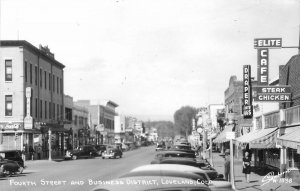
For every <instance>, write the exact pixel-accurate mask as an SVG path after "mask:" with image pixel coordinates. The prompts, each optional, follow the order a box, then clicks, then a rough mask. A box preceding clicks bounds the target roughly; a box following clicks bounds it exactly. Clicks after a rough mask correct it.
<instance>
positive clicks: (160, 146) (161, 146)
mask: <svg viewBox="0 0 300 191" xmlns="http://www.w3.org/2000/svg"><path fill="white" fill-rule="evenodd" d="M164 149H165V148H164V146H163V145H157V146H156V148H155V151H162V150H164Z"/></svg>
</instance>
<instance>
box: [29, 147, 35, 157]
mask: <svg viewBox="0 0 300 191" xmlns="http://www.w3.org/2000/svg"><path fill="white" fill-rule="evenodd" d="M33 154H34V149H33V147H32V145H30V146H29V157H30V159H31V160H33Z"/></svg>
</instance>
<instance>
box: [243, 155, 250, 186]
mask: <svg viewBox="0 0 300 191" xmlns="http://www.w3.org/2000/svg"><path fill="white" fill-rule="evenodd" d="M250 172H251V159H250V157H249V152H247V151H246V152H245V157H244V158H243V173H244V174H245V178H246V181H247V182H248V183H249V182H250V180H249V179H250Z"/></svg>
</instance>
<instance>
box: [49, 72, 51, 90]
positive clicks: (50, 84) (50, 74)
mask: <svg viewBox="0 0 300 191" xmlns="http://www.w3.org/2000/svg"><path fill="white" fill-rule="evenodd" d="M49 90H50V91H51V74H50V73H49Z"/></svg>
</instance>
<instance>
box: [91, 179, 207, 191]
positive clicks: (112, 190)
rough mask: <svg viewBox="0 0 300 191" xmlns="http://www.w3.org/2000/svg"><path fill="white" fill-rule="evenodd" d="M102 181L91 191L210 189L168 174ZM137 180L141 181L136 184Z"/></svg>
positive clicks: (189, 190) (200, 190)
mask: <svg viewBox="0 0 300 191" xmlns="http://www.w3.org/2000/svg"><path fill="white" fill-rule="evenodd" d="M103 182H104V183H103V184H101V185H100V186H97V187H96V188H94V189H93V191H120V190H122V191H150V190H151V191H171V190H176V191H210V188H209V187H208V186H206V185H204V184H201V183H198V182H197V181H194V180H191V179H187V178H180V177H169V176H140V177H139V176H135V177H124V178H118V179H113V180H108V181H103ZM106 182H108V183H106ZM138 182H142V183H141V184H137V183H138Z"/></svg>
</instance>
